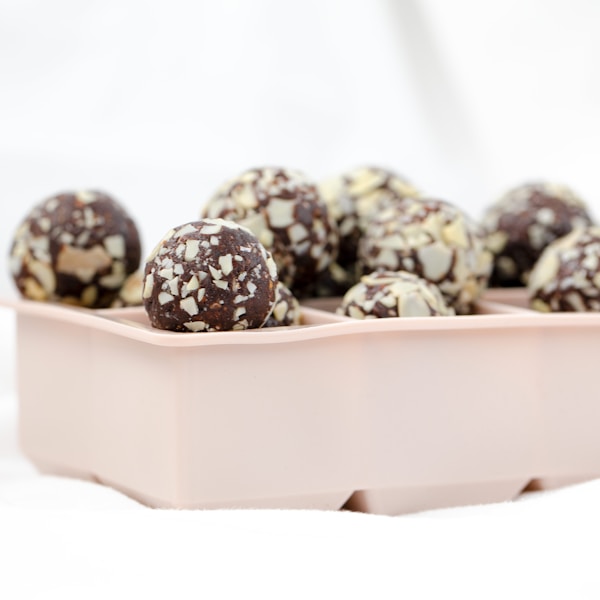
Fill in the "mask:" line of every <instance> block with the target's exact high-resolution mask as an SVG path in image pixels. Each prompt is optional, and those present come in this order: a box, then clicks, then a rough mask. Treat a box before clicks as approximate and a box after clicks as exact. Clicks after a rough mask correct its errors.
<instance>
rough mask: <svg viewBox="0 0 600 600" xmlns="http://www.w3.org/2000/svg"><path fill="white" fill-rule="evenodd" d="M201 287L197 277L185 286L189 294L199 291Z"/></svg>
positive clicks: (193, 277) (192, 278)
mask: <svg viewBox="0 0 600 600" xmlns="http://www.w3.org/2000/svg"><path fill="white" fill-rule="evenodd" d="M199 287H200V282H199V281H198V278H197V277H196V276H195V275H192V277H191V279H190V280H189V281H188V282H187V283H186V284H185V289H186V290H187V291H188V292H193V291H194V290H197V289H198V288H199Z"/></svg>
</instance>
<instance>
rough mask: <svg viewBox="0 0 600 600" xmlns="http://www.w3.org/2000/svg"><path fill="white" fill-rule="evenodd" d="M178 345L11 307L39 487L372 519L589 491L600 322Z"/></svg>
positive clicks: (549, 319) (117, 323)
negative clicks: (575, 486) (571, 484)
mask: <svg viewBox="0 0 600 600" xmlns="http://www.w3.org/2000/svg"><path fill="white" fill-rule="evenodd" d="M311 304H312V306H305V307H304V308H303V310H302V316H303V325H301V326H299V327H291V328H276V329H267V330H254V331H241V332H239V331H234V332H219V333H201V334H180V333H179V334H178V333H170V332H165V331H158V330H154V329H151V328H150V326H149V324H148V321H147V319H146V315H145V313H144V311H143V309H141V308H130V309H112V310H98V311H91V310H86V309H75V308H70V307H63V306H59V305H53V304H43V303H36V302H29V301H16V302H13V303H12V306H14V308H15V309H16V311H17V322H18V329H17V331H18V383H19V400H20V438H21V444H22V448H23V450H24V452H25V453H26V455H27V456H28V457H29V458H30V459H31V460H32V461H33V462H34V463H35V464H36V465H37V466H38V467H39V468H40V469H41V470H43V471H47V472H53V473H61V474H67V475H73V476H78V477H84V478H88V479H92V480H95V481H99V482H102V483H105V484H108V485H111V486H113V487H115V488H117V489H120V490H122V491H124V492H125V493H127V494H129V495H131V496H132V497H134V498H137V499H139V500H141V501H142V502H144V503H146V504H149V505H151V506H157V507H179V508H213V507H278V508H320V509H337V508H340V507H342V506H346V507H347V508H351V509H354V510H362V511H367V512H374V513H382V514H399V513H403V512H409V511H416V510H424V509H428V508H434V507H441V506H452V505H458V504H473V503H482V502H493V501H500V500H506V499H510V498H513V497H515V496H516V495H517V494H519V493H520V491H521V490H523V489H524V488H525V487H526V486H527V485H528V484H531V482H532V481H534V485H535V486H537V487H552V486H555V485H560V484H561V483H565V482H567V481H571V480H577V479H585V478H591V477H593V476H594V475H596V474H600V435H599V434H598V432H599V431H600V400H598V399H596V397H595V396H596V394H595V393H594V383H595V379H594V376H595V368H596V362H597V358H596V357H597V356H598V354H599V352H600V314H598V315H593V314H585V315H583V314H554V315H543V314H538V313H533V312H531V311H528V310H527V309H526V308H524V306H525V304H526V302H525V297H524V294H523V291H522V290H492V291H490V292H489V293H488V294H487V295H486V297H485V299H484V300H482V301H481V302H480V303H479V305H478V314H476V315H471V316H460V317H443V318H411V319H380V320H368V321H356V320H351V319H348V318H346V317H341V316H337V315H335V314H333V313H332V312H330V310H329V309H330V308H331V306H332V304H333V303H332V301H315V302H313V303H311Z"/></svg>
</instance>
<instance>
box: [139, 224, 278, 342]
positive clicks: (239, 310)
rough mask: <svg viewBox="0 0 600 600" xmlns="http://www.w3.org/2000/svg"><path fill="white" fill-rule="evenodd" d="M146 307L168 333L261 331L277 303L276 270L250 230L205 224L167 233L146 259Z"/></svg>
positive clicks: (154, 324) (152, 321) (154, 319)
mask: <svg viewBox="0 0 600 600" xmlns="http://www.w3.org/2000/svg"><path fill="white" fill-rule="evenodd" d="M144 275H145V277H144V289H143V294H142V296H143V299H144V306H145V308H146V311H147V312H148V316H149V317H150V322H151V323H152V325H153V326H154V327H158V328H159V329H170V330H172V331H187V332H199V331H227V330H231V329H249V328H254V327H261V326H262V325H263V324H264V323H265V322H266V321H267V319H268V318H269V315H270V314H271V311H272V310H273V306H274V303H275V287H276V285H277V281H278V279H277V267H276V266H275V262H274V261H273V258H272V257H271V254H270V253H269V252H267V250H265V248H264V247H263V245H262V244H261V243H260V242H259V241H258V240H257V238H256V236H254V234H252V233H251V232H250V231H248V229H246V228H245V227H242V226H240V225H238V224H237V223H234V222H232V221H225V220H223V219H204V220H200V221H194V222H191V223H186V224H184V225H181V226H180V227H177V228H175V229H171V230H170V231H169V232H168V233H167V234H166V235H165V237H164V238H163V240H162V241H160V242H159V243H158V245H157V246H156V248H155V249H154V251H153V252H152V253H151V255H150V256H149V258H148V260H147V262H146V267H145V271H144Z"/></svg>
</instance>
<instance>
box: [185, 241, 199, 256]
mask: <svg viewBox="0 0 600 600" xmlns="http://www.w3.org/2000/svg"><path fill="white" fill-rule="evenodd" d="M199 246H200V241H199V240H186V242H185V256H184V260H187V261H190V260H194V258H196V256H198V250H199Z"/></svg>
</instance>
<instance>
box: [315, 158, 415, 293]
mask: <svg viewBox="0 0 600 600" xmlns="http://www.w3.org/2000/svg"><path fill="white" fill-rule="evenodd" d="M319 190H320V192H321V196H322V197H323V200H324V201H325V204H327V208H328V210H329V212H330V214H331V216H332V218H333V219H335V221H336V223H337V226H338V229H339V235H340V250H339V255H338V259H337V262H338V263H339V265H340V266H342V267H344V268H346V269H347V270H348V272H349V273H354V264H355V263H356V254H357V250H358V241H359V239H360V238H361V236H362V234H363V233H364V231H365V229H366V227H367V225H368V224H369V221H370V219H371V217H372V216H373V215H376V214H377V213H378V212H379V211H381V210H382V209H384V208H387V207H388V206H389V205H390V204H393V203H394V202H396V201H397V200H399V199H401V198H406V197H416V196H419V191H418V190H417V189H416V188H415V187H414V186H413V185H412V184H411V183H410V182H409V181H408V180H407V179H405V178H404V177H402V176H401V175H398V174H397V173H394V172H393V171H390V170H388V169H382V168H381V167H373V166H368V167H367V166H365V167H359V168H356V169H353V170H351V171H349V172H347V173H344V174H342V175H339V176H337V177H333V178H331V179H328V180H325V181H323V182H322V183H321V184H320V185H319ZM356 281H357V276H356V275H355V276H354V282H356ZM354 282H353V283H354Z"/></svg>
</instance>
